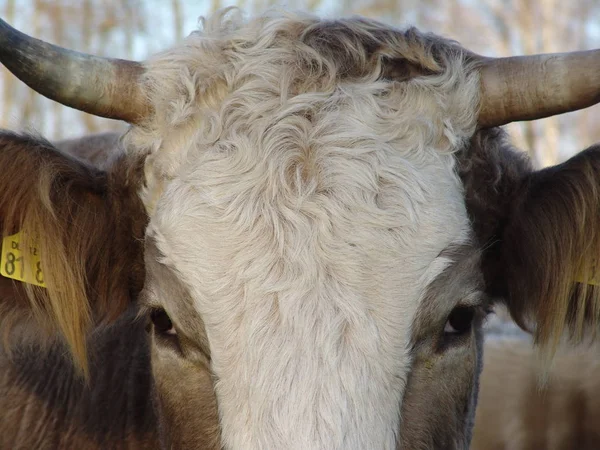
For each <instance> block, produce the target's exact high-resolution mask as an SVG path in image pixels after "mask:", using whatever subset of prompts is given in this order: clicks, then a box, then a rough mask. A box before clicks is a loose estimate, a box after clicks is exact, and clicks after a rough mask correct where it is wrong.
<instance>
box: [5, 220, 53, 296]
mask: <svg viewBox="0 0 600 450" xmlns="http://www.w3.org/2000/svg"><path fill="white" fill-rule="evenodd" d="M21 241H22V236H21V233H20V232H19V233H17V234H13V235H11V236H6V237H5V238H4V239H2V255H0V275H2V276H4V277H6V278H12V279H13V280H18V281H22V282H23V283H29V284H35V285H36V286H42V287H46V285H45V284H44V274H43V272H42V264H41V261H40V252H39V249H38V248H37V247H36V246H30V247H29V248H27V249H23V248H22V247H23V246H22V244H21ZM24 251H27V252H29V259H28V264H27V263H26V262H25V259H24V258H23V253H24Z"/></svg>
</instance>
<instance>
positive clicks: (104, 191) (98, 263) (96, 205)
mask: <svg viewBox="0 0 600 450" xmlns="http://www.w3.org/2000/svg"><path fill="white" fill-rule="evenodd" d="M0 148H2V152H0V167H2V169H3V171H2V174H1V175H0V192H2V193H3V195H2V196H1V198H0V217H1V219H2V230H3V234H4V235H8V234H11V233H14V232H16V231H19V230H20V231H22V232H23V233H24V235H25V240H26V241H32V240H34V239H35V240H36V241H37V246H38V248H39V250H40V254H41V259H42V268H43V270H44V276H45V279H46V284H47V286H48V288H47V289H42V288H37V287H32V286H31V285H25V287H26V289H27V294H28V298H29V302H28V303H29V304H23V302H22V299H20V298H17V297H14V298H13V299H12V300H13V301H14V303H12V304H7V302H6V301H4V302H3V305H2V308H3V310H4V311H7V310H10V311H11V313H12V314H9V315H8V316H9V317H13V316H14V313H15V311H18V310H21V311H24V312H25V313H26V314H27V313H28V311H29V306H31V307H32V309H33V312H34V314H35V316H36V317H37V318H38V319H39V322H40V323H41V324H44V325H47V324H52V327H55V328H56V329H57V330H58V331H59V332H60V334H61V335H62V336H64V338H65V340H66V342H67V343H68V345H69V347H70V349H71V351H72V353H73V356H74V358H75V360H76V361H77V363H78V364H79V365H80V366H81V367H82V368H83V369H84V371H86V367H87V365H86V350H85V347H86V345H85V342H86V335H87V333H88V331H89V327H90V325H91V323H92V319H91V317H92V315H93V316H94V319H95V320H96V319H103V318H104V319H109V320H110V319H114V318H116V317H117V316H118V315H119V314H120V313H121V312H122V311H123V310H124V309H125V307H126V306H127V305H128V304H129V302H130V301H131V299H132V298H134V297H135V293H136V292H139V290H140V289H141V287H142V284H143V262H142V250H141V238H142V237H143V232H144V228H145V223H146V217H145V214H144V212H143V207H142V205H141V202H140V201H139V199H138V197H137V195H136V188H137V183H138V182H139V181H138V180H139V179H140V175H141V165H140V164H138V163H133V164H132V163H131V162H127V161H126V160H125V159H124V156H123V155H122V154H121V155H117V156H115V160H114V161H112V163H111V169H110V170H109V171H101V170H98V169H95V168H93V167H92V166H90V165H87V164H85V163H84V162H82V161H80V160H76V159H74V158H73V157H71V156H69V155H66V154H64V153H62V152H60V151H58V150H57V149H56V148H55V147H53V146H52V145H51V144H50V143H48V142H45V141H43V140H41V139H34V138H31V137H28V136H21V135H17V134H12V133H6V132H5V133H3V134H1V135H0ZM15 180H18V182H15ZM36 237H37V239H36ZM5 314H6V313H5ZM48 319H49V320H48ZM5 325H6V323H5Z"/></svg>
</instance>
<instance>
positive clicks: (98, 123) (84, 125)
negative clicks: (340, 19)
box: [0, 0, 600, 167]
mask: <svg viewBox="0 0 600 450" xmlns="http://www.w3.org/2000/svg"><path fill="white" fill-rule="evenodd" d="M230 5H237V6H239V7H241V8H243V9H244V11H246V13H248V14H251V13H253V12H260V11H262V10H264V9H266V8H268V7H270V6H274V5H278V6H286V7H287V8H291V9H302V10H310V11H314V12H316V13H317V14H319V15H322V16H325V17H333V16H339V15H351V14H360V15H364V16H369V17H373V18H376V19H379V20H382V21H384V22H386V23H390V24H393V25H397V26H400V27H404V26H407V25H416V26H418V27H419V28H421V29H423V30H428V31H433V32H435V33H437V34H441V35H444V36H446V37H450V38H452V39H455V40H458V41H459V42H461V43H462V44H463V46H465V47H467V48H469V49H471V50H473V51H475V52H477V53H480V54H484V55H488V56H506V55H520V54H532V53H542V52H544V53H546V52H561V51H571V50H586V49H590V48H599V47H600V26H598V22H597V20H594V18H597V17H599V15H598V14H599V13H600V0H577V1H565V0H372V1H369V0H306V1H302V0H297V1H293V0H292V1H288V2H287V3H282V2H275V1H271V0H256V1H254V0H238V1H237V2H236V1H227V2H226V1H220V0H70V1H69V0H0V14H1V17H2V18H3V19H5V20H6V21H8V22H9V23H10V24H11V25H13V26H15V27H16V28H18V29H19V30H21V31H23V32H25V33H27V34H30V35H32V36H35V37H37V38H40V39H43V40H46V41H49V42H52V43H55V44H59V45H61V46H64V47H68V48H71V49H74V50H78V51H82V52H87V53H94V54H97V55H101V56H111V57H118V58H128V59H138V60H140V59H144V58H145V57H146V56H148V55H149V54H152V53H154V52H156V51H159V50H161V49H164V48H167V47H169V46H171V45H172V44H173V43H175V42H177V41H178V40H181V39H182V38H183V37H184V36H186V35H188V34H189V33H190V32H191V31H193V30H194V29H195V28H196V27H197V23H198V17H199V16H203V15H208V14H210V13H211V12H213V11H215V10H216V9H219V8H222V7H225V6H230ZM0 97H1V101H0V108H1V111H2V114H1V116H0V120H1V123H0V126H1V127H3V128H10V129H24V128H29V129H34V130H37V131H39V132H40V133H42V134H43V135H44V136H46V137H48V138H49V139H61V138H68V137H76V136H79V135H82V134H85V133H89V132H97V131H105V130H111V129H124V126H123V124H121V123H118V122H115V121H110V120H107V119H99V118H96V117H92V116H89V115H86V114H84V113H80V112H77V111H73V110H71V109H69V108H66V107H64V106H61V105H58V104H56V103H53V102H50V101H49V100H46V99H45V98H43V97H41V96H40V95H38V94H36V93H34V92H33V91H31V90H30V89H28V88H27V87H26V86H25V85H24V84H22V83H21V82H19V81H18V80H16V79H15V78H14V77H13V76H12V75H11V74H10V73H8V72H7V71H6V69H4V67H2V68H1V70H0ZM599 114H600V107H598V106H596V107H593V108H589V109H587V110H584V111H580V112H577V113H571V114H567V115H564V116H561V117H560V118H556V117H553V118H549V119H545V120H541V121H537V122H532V123H524V124H513V125H511V126H510V128H509V131H510V133H511V136H512V138H513V141H514V143H515V144H516V145H517V146H519V147H520V148H521V149H523V150H525V151H527V152H529V153H530V154H531V155H532V157H533V159H534V161H535V163H536V164H537V165H538V166H540V167H541V166H547V165H550V164H555V163H557V162H560V161H562V160H564V159H566V158H567V157H569V156H570V155H572V154H573V153H575V152H576V151H578V150H582V149H583V148H585V147H587V146H589V145H591V144H592V143H594V142H596V141H600V127H598V126H596V123H598V119H599V118H600V117H598V116H599Z"/></svg>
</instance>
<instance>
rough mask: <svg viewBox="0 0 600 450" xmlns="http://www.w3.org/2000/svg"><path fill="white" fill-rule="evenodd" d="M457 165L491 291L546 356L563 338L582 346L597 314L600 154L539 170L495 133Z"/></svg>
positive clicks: (479, 140)
mask: <svg viewBox="0 0 600 450" xmlns="http://www.w3.org/2000/svg"><path fill="white" fill-rule="evenodd" d="M459 160H460V163H461V168H460V171H461V176H462V179H463V182H464V185H465V190H466V193H465V198H466V201H467V207H468V209H469V213H470V215H471V217H472V220H473V227H474V230H475V233H476V235H477V236H478V238H479V240H480V243H481V245H482V246H483V247H484V258H483V269H484V275H485V279H486V285H487V289H488V292H489V293H490V294H491V295H492V297H494V298H496V299H497V300H499V301H503V302H506V303H507V305H508V307H509V309H510V312H511V315H512V317H513V318H514V319H515V321H516V322H517V323H518V324H519V325H520V326H521V327H523V328H525V329H527V330H529V331H533V333H534V338H535V342H536V343H537V344H539V345H541V346H542V348H543V349H544V350H546V351H547V352H548V356H550V355H552V354H553V353H554V350H555V349H556V346H557V344H558V342H559V340H560V338H561V337H562V336H563V335H564V334H565V332H567V333H568V335H569V337H570V338H572V339H573V340H574V341H578V340H580V339H581V337H582V331H583V329H584V327H585V325H586V323H587V324H592V323H593V324H596V323H597V321H598V315H599V307H598V305H599V302H600V288H599V287H598V286H595V285H593V284H588V283H590V282H591V281H592V280H594V279H596V280H598V279H600V277H599V273H598V269H599V267H597V266H596V263H597V259H598V257H600V147H599V146H594V147H591V148H589V149H587V150H585V151H583V152H581V153H579V154H578V155H576V156H574V157H573V158H571V159H569V160H568V161H566V162H565V163H563V164H560V165H558V166H554V167H549V168H547V169H544V170H540V171H534V170H533V169H532V166H531V163H530V162H529V160H528V158H527V157H526V156H525V155H524V154H523V153H522V152H518V151H516V150H514V149H513V148H512V147H511V146H510V144H508V141H507V140H506V138H505V136H504V133H503V132H502V131H501V130H498V129H495V130H488V131H482V132H480V133H478V135H477V136H476V137H475V138H474V139H473V141H472V145H471V146H470V147H469V149H467V150H465V153H464V154H462V155H461V156H460V158H459Z"/></svg>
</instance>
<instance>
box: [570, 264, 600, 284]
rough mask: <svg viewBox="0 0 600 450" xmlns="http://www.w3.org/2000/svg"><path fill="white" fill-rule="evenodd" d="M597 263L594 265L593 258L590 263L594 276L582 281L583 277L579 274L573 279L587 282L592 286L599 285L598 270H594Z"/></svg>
mask: <svg viewBox="0 0 600 450" xmlns="http://www.w3.org/2000/svg"><path fill="white" fill-rule="evenodd" d="M596 268H597V265H596V261H595V260H594V262H593V264H592V273H593V274H594V276H593V277H592V278H589V279H588V280H586V281H584V277H583V276H582V275H581V274H580V275H579V276H578V277H577V278H576V279H575V281H577V282H578V283H587V284H590V285H593V286H600V279H599V278H598V272H597V270H596Z"/></svg>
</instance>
